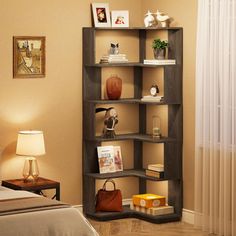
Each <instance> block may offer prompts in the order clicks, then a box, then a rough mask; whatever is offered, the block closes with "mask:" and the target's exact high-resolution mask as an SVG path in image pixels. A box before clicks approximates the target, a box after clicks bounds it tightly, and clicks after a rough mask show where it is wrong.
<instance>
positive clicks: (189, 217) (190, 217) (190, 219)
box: [73, 199, 194, 224]
mask: <svg viewBox="0 0 236 236" xmlns="http://www.w3.org/2000/svg"><path fill="white" fill-rule="evenodd" d="M131 202H132V199H123V200H122V204H123V205H129V204H130V203H131ZM73 207H75V208H77V209H78V210H79V211H80V212H83V205H74V206H73ZM182 221H183V222H186V223H189V224H194V211H191V210H188V209H184V208H183V211H182Z"/></svg>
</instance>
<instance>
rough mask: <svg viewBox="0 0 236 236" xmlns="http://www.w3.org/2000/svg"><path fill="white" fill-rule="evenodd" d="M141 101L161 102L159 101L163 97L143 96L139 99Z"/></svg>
mask: <svg viewBox="0 0 236 236" xmlns="http://www.w3.org/2000/svg"><path fill="white" fill-rule="evenodd" d="M141 101H144V102H161V101H163V96H151V95H148V96H143V97H142V98H141Z"/></svg>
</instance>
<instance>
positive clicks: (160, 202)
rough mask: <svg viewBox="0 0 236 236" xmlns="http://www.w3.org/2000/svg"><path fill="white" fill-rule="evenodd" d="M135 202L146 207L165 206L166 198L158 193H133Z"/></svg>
mask: <svg viewBox="0 0 236 236" xmlns="http://www.w3.org/2000/svg"><path fill="white" fill-rule="evenodd" d="M133 204H134V205H135V206H141V207H145V208H151V207H159V206H165V204H166V198H165V197H164V196H159V195H156V194H151V193H146V194H138V195H133Z"/></svg>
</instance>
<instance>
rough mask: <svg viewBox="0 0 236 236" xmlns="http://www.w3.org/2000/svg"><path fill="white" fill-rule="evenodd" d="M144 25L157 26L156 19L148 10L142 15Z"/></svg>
mask: <svg viewBox="0 0 236 236" xmlns="http://www.w3.org/2000/svg"><path fill="white" fill-rule="evenodd" d="M144 25H145V27H156V26H157V22H156V19H155V17H154V16H153V13H151V12H150V11H148V12H147V14H146V15H145V17H144Z"/></svg>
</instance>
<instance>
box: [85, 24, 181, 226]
mask: <svg viewBox="0 0 236 236" xmlns="http://www.w3.org/2000/svg"><path fill="white" fill-rule="evenodd" d="M101 30H102V31H104V32H107V34H108V35H109V32H110V31H117V30H118V31H120V30H123V31H124V32H125V31H137V32H138V33H137V37H138V40H139V48H138V50H139V60H138V62H129V63H113V64H99V63H97V62H96V61H95V58H96V56H95V54H96V45H95V44H96V40H95V39H96V32H97V31H101ZM153 30H155V31H159V30H161V31H163V30H166V31H167V33H168V42H169V49H168V59H175V60H176V64H175V65H158V66H157V65H145V64H143V60H144V59H146V38H147V32H148V31H153ZM105 67H121V69H122V67H131V68H133V75H134V78H133V79H134V97H133V98H124V99H120V100H103V99H102V94H101V91H102V87H101V86H102V85H101V81H102V70H103V68H105ZM146 67H153V68H155V67H156V68H159V67H161V68H163V74H164V78H163V82H164V88H163V89H164V101H162V102H143V101H141V97H142V89H143V83H142V81H143V70H145V68H146ZM182 70H183V29H182V28H180V27H169V28H143V27H131V28H117V29H116V28H93V27H85V28H83V210H84V214H85V215H87V216H88V217H91V218H94V219H96V220H112V219H120V218H125V217H136V218H140V219H144V220H147V221H151V222H154V223H164V222H171V221H178V220H180V219H181V216H182V201H183V193H182V192H183V183H182V182H183V181H182V143H183V106H182V99H183V98H182ZM99 104H105V105H107V104H113V106H115V105H116V104H124V105H125V104H133V105H134V106H138V108H139V117H137V119H139V131H138V133H135V134H119V135H117V136H116V137H115V138H114V139H105V138H102V137H100V136H99V137H97V136H96V119H95V116H96V115H95V111H96V106H97V105H99ZM150 105H157V106H159V105H167V106H168V114H167V123H168V137H162V138H161V139H159V140H154V139H153V138H152V136H151V135H147V134H146V117H147V106H150ZM121 140H132V141H133V146H134V158H133V159H134V163H133V166H134V167H133V168H134V169H133V170H124V171H123V172H116V173H107V174H99V167H98V160H97V146H100V145H101V144H102V142H106V141H121ZM144 142H151V143H154V144H155V143H162V144H163V145H164V158H163V160H164V168H165V175H164V178H163V179H159V180H157V179H156V178H152V177H148V176H146V175H145V173H144V170H143V155H142V153H143V143H144ZM123 158H126V157H123ZM130 176H134V177H136V178H138V179H139V193H146V190H147V181H164V180H166V181H167V182H168V204H169V205H171V206H174V209H175V213H174V214H169V215H161V216H151V215H147V214H144V213H141V212H136V211H132V210H130V209H129V207H125V208H124V211H123V212H110V213H105V212H104V213H96V212H95V205H94V204H92V203H93V202H94V199H95V195H96V192H95V186H96V180H98V179H106V178H122V177H130Z"/></svg>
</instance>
